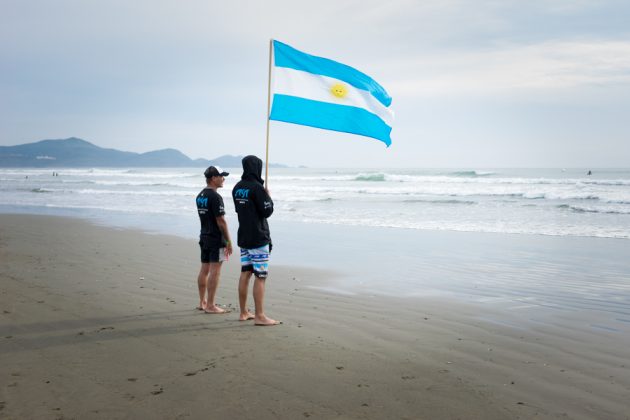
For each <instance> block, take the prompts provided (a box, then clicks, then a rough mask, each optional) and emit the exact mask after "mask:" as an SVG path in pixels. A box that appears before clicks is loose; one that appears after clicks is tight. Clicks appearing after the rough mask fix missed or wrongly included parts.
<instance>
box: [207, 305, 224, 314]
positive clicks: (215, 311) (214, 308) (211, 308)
mask: <svg viewBox="0 0 630 420" xmlns="http://www.w3.org/2000/svg"><path fill="white" fill-rule="evenodd" d="M203 311H204V312H205V313H207V314H227V313H229V311H226V310H225V309H223V308H219V307H218V306H217V305H212V306H208V307H206V308H205V309H204V310H203Z"/></svg>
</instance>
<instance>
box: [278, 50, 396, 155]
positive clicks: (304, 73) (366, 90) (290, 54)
mask: <svg viewBox="0 0 630 420" xmlns="http://www.w3.org/2000/svg"><path fill="white" fill-rule="evenodd" d="M273 57H274V60H273V63H274V72H273V77H274V89H273V105H272V107H271V114H270V115H269V119H270V120H276V121H284V122H288V123H293V124H301V125H308V126H311V127H317V128H323V129H326V130H334V131H343V132H346V133H352V134H359V135H361V136H366V137H372V138H375V139H378V140H380V141H382V142H384V143H385V144H386V145H387V146H388V147H389V145H390V144H391V143H392V140H391V138H390V132H391V131H392V122H393V119H394V113H393V112H392V110H391V109H390V108H389V105H390V104H391V103H392V98H391V97H390V96H389V95H388V94H387V92H386V91H385V89H383V87H382V86H381V85H379V84H378V83H376V81H375V80H373V79H372V78H371V77H370V76H368V75H366V74H364V73H361V72H360V71H358V70H356V69H354V68H352V67H350V66H347V65H345V64H341V63H338V62H336V61H333V60H329V59H327V58H322V57H316V56H314V55H310V54H306V53H303V52H301V51H298V50H296V49H295V48H293V47H290V46H288V45H287V44H283V43H282V42H279V41H275V40H274V41H273Z"/></svg>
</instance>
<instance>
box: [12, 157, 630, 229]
mask: <svg viewBox="0 0 630 420" xmlns="http://www.w3.org/2000/svg"><path fill="white" fill-rule="evenodd" d="M53 172H56V173H58V174H59V176H53V175H52V173H53ZM232 172H233V176H229V177H227V178H226V182H225V186H224V188H223V189H221V190H219V192H220V193H221V194H222V195H223V197H224V201H225V205H226V211H227V212H228V214H230V215H233V214H234V208H233V204H232V200H231V199H230V192H231V189H232V187H233V186H234V184H235V183H236V182H237V181H238V180H239V176H238V172H239V171H235V170H232ZM594 172H595V175H594V176H590V177H589V176H586V175H585V173H586V170H567V171H565V172H562V171H560V170H554V169H548V170H536V169H533V170H503V169H500V170H480V169H474V170H378V171H375V170H365V169H363V170H352V169H336V170H334V169H329V170H315V169H272V171H271V176H270V179H269V188H270V189H271V192H272V197H273V199H274V201H275V203H276V210H275V214H274V216H273V217H274V218H275V219H283V220H289V221H304V222H317V223H336V224H346V225H361V226H387V227H391V228H405V229H436V230H460V231H475V232H477V231H479V232H503V233H534V234H545V235H577V236H601V237H615V238H628V237H630V171H619V170H617V171H615V170H609V171H603V170H600V171H594ZM204 184H205V182H204V179H203V175H202V171H201V169H200V168H185V169H145V168H133V169H130V168H120V169H118V168H114V169H102V168H94V169H91V168H72V169H66V168H62V169H58V170H57V169H55V170H51V169H0V191H1V192H2V194H0V206H16V205H17V206H28V207H29V208H32V209H37V208H42V207H43V208H52V209H64V208H66V209H93V210H102V211H106V212H113V213H116V212H124V213H127V214H137V215H139V216H141V215H142V214H144V213H152V214H165V215H178V216H181V217H193V216H191V214H192V215H194V214H195V208H194V197H195V196H196V195H197V193H198V192H199V191H200V190H201V189H202V188H203V187H204ZM138 219H139V220H142V217H138Z"/></svg>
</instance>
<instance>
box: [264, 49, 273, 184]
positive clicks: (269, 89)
mask: <svg viewBox="0 0 630 420" xmlns="http://www.w3.org/2000/svg"><path fill="white" fill-rule="evenodd" d="M272 52H273V39H270V40H269V79H268V81H267V147H266V151H265V186H266V187H267V188H269V183H268V182H267V177H268V175H269V115H270V114H271V56H272Z"/></svg>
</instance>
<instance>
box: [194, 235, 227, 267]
mask: <svg viewBox="0 0 630 420" xmlns="http://www.w3.org/2000/svg"><path fill="white" fill-rule="evenodd" d="M199 248H200V249H201V262H202V263H204V264H207V263H216V262H223V261H225V248H222V247H221V248H219V247H217V246H213V245H211V244H208V243H207V240H206V239H205V238H203V237H202V238H200V239H199Z"/></svg>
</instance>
